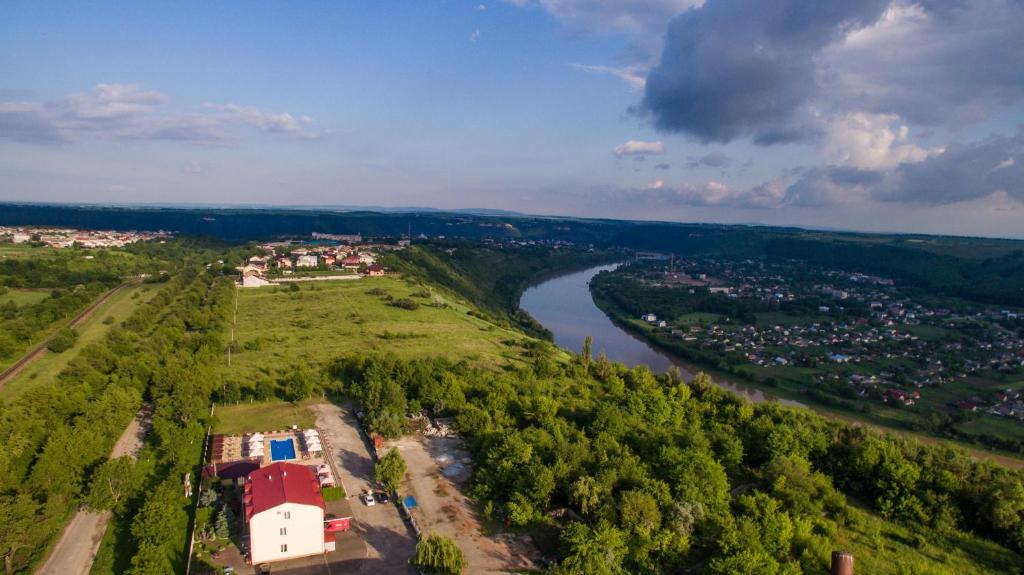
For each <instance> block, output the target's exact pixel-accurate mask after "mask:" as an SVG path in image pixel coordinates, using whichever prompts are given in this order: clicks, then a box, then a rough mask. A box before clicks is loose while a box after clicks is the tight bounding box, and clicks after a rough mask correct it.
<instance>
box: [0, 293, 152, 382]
mask: <svg viewBox="0 0 1024 575" xmlns="http://www.w3.org/2000/svg"><path fill="white" fill-rule="evenodd" d="M155 293H156V288H154V287H153V286H149V285H141V286H136V287H126V288H124V289H122V290H120V291H118V292H117V293H115V294H114V295H112V296H111V297H110V299H108V300H107V301H105V302H103V304H102V305H101V306H99V308H97V309H96V311H94V312H93V314H92V315H90V316H89V319H87V320H85V322H83V323H82V324H81V325H79V326H78V327H77V328H76V331H77V332H78V335H79V337H78V342H77V343H75V347H74V348H72V349H70V350H68V351H65V352H64V353H51V352H46V353H44V354H43V356H42V357H40V358H39V359H37V360H36V361H34V362H32V363H31V364H30V365H29V366H28V367H26V368H25V369H24V370H22V372H21V373H19V374H18V376H17V377H16V378H14V379H12V380H11V381H9V382H7V384H6V385H4V386H3V387H2V388H0V400H5V401H6V400H11V399H14V398H15V397H17V396H19V395H21V394H22V393H24V392H25V391H26V390H28V389H31V388H33V387H35V386H38V385H48V384H51V383H52V382H53V381H54V380H55V379H56V377H57V374H59V373H60V371H61V370H62V369H64V368H65V367H66V366H67V364H68V363H69V362H70V361H71V359H72V358H73V357H75V355H77V354H78V352H79V350H81V349H83V348H85V347H86V346H87V345H89V344H90V343H92V342H95V341H100V340H101V339H102V338H103V336H104V335H106V333H107V330H109V329H110V326H111V325H117V324H118V323H120V322H122V321H124V320H126V319H128V316H130V315H131V313H132V312H133V311H134V310H135V308H136V307H137V306H138V305H139V304H140V303H143V302H146V301H149V298H151V297H153V295H154V294H155ZM136 294H137V295H136ZM108 317H109V318H113V321H112V322H110V323H106V322H105V320H106V319H107V318H108Z"/></svg>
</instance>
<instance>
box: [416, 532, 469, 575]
mask: <svg viewBox="0 0 1024 575" xmlns="http://www.w3.org/2000/svg"><path fill="white" fill-rule="evenodd" d="M412 564H413V565H415V566H417V567H419V568H420V569H422V570H423V571H425V572H427V573H431V574H434V575H458V574H459V573H462V571H463V570H465V569H466V556H465V555H464V554H463V553H462V549H459V546H458V545H456V544H455V542H454V541H452V540H451V539H449V538H448V537H444V536H441V535H430V536H428V537H427V538H425V539H420V542H419V543H417V544H416V557H414V558H413V560H412Z"/></svg>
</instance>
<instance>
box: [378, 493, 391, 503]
mask: <svg viewBox="0 0 1024 575" xmlns="http://www.w3.org/2000/svg"><path fill="white" fill-rule="evenodd" d="M376 498H377V502H379V503H381V504H384V505H386V504H387V503H389V502H390V501H391V498H390V497H388V494H387V493H385V492H383V491H381V492H380V493H377V494H376Z"/></svg>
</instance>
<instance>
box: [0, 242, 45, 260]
mask: <svg viewBox="0 0 1024 575" xmlns="http://www.w3.org/2000/svg"><path fill="white" fill-rule="evenodd" d="M54 253H55V250H53V249H52V248H45V247H40V248H37V247H32V246H30V245H28V244H10V243H0V259H4V258H12V259H23V258H37V257H42V256H47V255H53V254H54Z"/></svg>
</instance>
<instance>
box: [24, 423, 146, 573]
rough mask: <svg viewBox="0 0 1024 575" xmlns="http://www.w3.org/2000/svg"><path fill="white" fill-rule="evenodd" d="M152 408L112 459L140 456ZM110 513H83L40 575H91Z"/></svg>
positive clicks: (129, 429)
mask: <svg viewBox="0 0 1024 575" xmlns="http://www.w3.org/2000/svg"><path fill="white" fill-rule="evenodd" d="M149 416H150V408H149V407H148V406H146V407H143V408H142V410H141V411H139V413H138V415H136V416H135V418H134V419H132V422H131V423H129V424H128V427H127V428H126V429H125V430H124V433H122V434H121V437H119V438H118V440H117V443H115V444H114V449H113V450H112V451H111V452H110V457H111V458H115V457H123V456H125V455H128V456H131V457H136V456H137V455H138V454H139V451H140V450H141V449H142V444H143V441H144V440H145V438H146V431H147V430H148V429H149V423H150V420H149ZM110 518H111V513H110V512H109V511H101V512H95V511H81V510H80V511H79V512H78V513H75V516H74V517H73V518H72V519H71V521H70V522H69V523H68V525H67V527H65V528H64V532H63V533H61V536H60V540H58V541H57V544H56V545H54V546H53V550H52V551H50V556H49V557H48V558H47V559H46V561H45V562H44V563H43V565H42V566H41V567H40V568H39V569H38V570H37V571H36V573H37V574H38V575H88V573H89V570H90V569H92V562H93V560H94V559H95V558H96V551H98V550H99V548H100V542H101V541H103V534H104V533H106V531H107V524H109V523H110Z"/></svg>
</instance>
